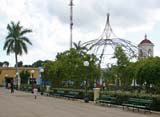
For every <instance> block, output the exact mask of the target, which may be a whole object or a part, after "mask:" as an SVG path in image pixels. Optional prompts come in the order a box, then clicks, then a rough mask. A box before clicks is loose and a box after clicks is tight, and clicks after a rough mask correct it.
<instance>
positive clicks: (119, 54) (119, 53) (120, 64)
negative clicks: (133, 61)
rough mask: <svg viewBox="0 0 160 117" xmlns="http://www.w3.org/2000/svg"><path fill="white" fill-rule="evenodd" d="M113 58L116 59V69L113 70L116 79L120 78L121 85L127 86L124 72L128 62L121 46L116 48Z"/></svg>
mask: <svg viewBox="0 0 160 117" xmlns="http://www.w3.org/2000/svg"><path fill="white" fill-rule="evenodd" d="M113 58H116V59H117V63H116V69H115V70H116V77H117V78H120V80H121V81H122V83H123V84H122V85H124V86H128V79H127V77H126V72H125V70H126V67H127V65H128V64H129V60H128V57H127V56H126V54H125V53H124V51H123V48H122V47H121V46H117V47H116V49H115V52H114V56H113ZM118 81H119V80H118ZM118 85H119V84H118Z"/></svg>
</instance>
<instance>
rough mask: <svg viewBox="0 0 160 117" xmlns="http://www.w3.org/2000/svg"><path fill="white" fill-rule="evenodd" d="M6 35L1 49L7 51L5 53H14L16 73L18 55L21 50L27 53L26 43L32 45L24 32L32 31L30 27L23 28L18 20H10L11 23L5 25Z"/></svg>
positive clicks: (20, 53) (21, 52)
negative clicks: (15, 21)
mask: <svg viewBox="0 0 160 117" xmlns="http://www.w3.org/2000/svg"><path fill="white" fill-rule="evenodd" d="M7 30H8V35H7V37H6V40H5V44H4V47H3V49H4V50H6V51H7V55H9V54H10V53H14V54H15V61H16V73H18V57H17V56H18V55H22V54H23V52H25V53H27V52H28V49H27V44H30V45H32V43H31V42H30V40H29V39H28V38H27V37H26V36H25V34H27V33H30V32H32V31H31V30H30V29H24V28H23V26H21V25H20V22H18V23H17V24H15V23H14V22H11V24H8V25H7Z"/></svg>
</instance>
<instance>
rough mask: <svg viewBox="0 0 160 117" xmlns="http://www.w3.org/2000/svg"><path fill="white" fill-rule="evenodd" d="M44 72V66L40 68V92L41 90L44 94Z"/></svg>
mask: <svg viewBox="0 0 160 117" xmlns="http://www.w3.org/2000/svg"><path fill="white" fill-rule="evenodd" d="M43 72H44V69H43V68H40V76H41V77H40V79H41V80H40V92H41V95H43V88H42V87H41V85H42V86H43V84H42V77H43V76H42V74H43Z"/></svg>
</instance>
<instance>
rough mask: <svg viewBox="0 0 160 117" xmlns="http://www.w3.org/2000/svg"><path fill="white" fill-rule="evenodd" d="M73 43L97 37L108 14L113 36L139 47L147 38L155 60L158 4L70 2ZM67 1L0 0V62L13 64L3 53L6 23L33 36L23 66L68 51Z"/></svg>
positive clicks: (147, 0)
mask: <svg viewBox="0 0 160 117" xmlns="http://www.w3.org/2000/svg"><path fill="white" fill-rule="evenodd" d="M73 1H74V31H73V41H74V42H78V41H80V40H81V41H82V42H85V41H89V40H92V39H95V38H97V37H99V36H100V34H101V33H102V31H103V28H104V25H105V20H106V13H107V12H108V9H109V11H110V16H111V17H110V18H111V25H112V29H113V30H114V33H115V34H116V35H117V36H118V37H120V38H124V39H127V40H130V41H132V42H134V43H136V44H139V42H140V41H141V40H143V39H144V35H145V33H146V34H147V35H148V39H150V40H151V41H152V42H153V43H154V45H155V47H154V53H155V56H160V52H159V50H160V41H159V38H160V1H159V0H132V1H129V0H118V1H117V0H86V1H83V0H73ZM69 2H70V0H0V3H1V4H0V35H1V36H0V37H1V38H0V44H1V47H0V53H1V54H0V61H9V62H10V63H11V66H13V65H14V64H15V59H14V54H11V55H10V56H7V55H6V52H5V51H3V45H4V40H5V37H6V35H7V30H6V26H7V24H8V23H10V21H15V22H17V21H20V22H21V24H22V25H23V26H24V27H25V28H30V29H32V30H33V33H31V34H28V35H27V36H28V37H29V38H30V40H31V41H32V43H33V46H29V47H28V48H29V51H28V54H27V55H25V54H24V55H23V56H21V57H19V61H23V63H24V64H32V63H33V62H35V61H37V60H40V59H41V60H46V59H49V60H54V58H55V56H56V54H57V52H63V51H65V50H67V49H68V48H69V6H68V4H69Z"/></svg>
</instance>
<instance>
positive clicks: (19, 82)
mask: <svg viewBox="0 0 160 117" xmlns="http://www.w3.org/2000/svg"><path fill="white" fill-rule="evenodd" d="M16 80H17V85H18V89H20V84H21V79H20V77H19V73H18V72H16Z"/></svg>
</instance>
